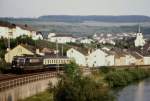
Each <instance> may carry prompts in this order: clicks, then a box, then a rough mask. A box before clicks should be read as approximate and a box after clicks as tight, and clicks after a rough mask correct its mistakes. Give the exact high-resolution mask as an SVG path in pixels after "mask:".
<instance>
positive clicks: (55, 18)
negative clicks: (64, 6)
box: [38, 15, 150, 22]
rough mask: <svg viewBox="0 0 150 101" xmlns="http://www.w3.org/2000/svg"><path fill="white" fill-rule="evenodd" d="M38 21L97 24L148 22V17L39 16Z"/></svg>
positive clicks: (149, 20)
mask: <svg viewBox="0 0 150 101" xmlns="http://www.w3.org/2000/svg"><path fill="white" fill-rule="evenodd" d="M38 19H40V20H50V21H58V22H84V21H99V22H150V17H148V16H142V15H129V16H125V15H124V16H97V15H95V16H94V15H93V16H68V15H45V16H40V17H39V18H38Z"/></svg>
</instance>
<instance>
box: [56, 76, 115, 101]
mask: <svg viewBox="0 0 150 101" xmlns="http://www.w3.org/2000/svg"><path fill="white" fill-rule="evenodd" d="M113 100H114V98H113V96H111V95H110V94H109V90H108V88H105V87H102V86H101V85H100V84H98V83H96V82H94V81H93V80H91V79H89V78H85V77H83V78H80V77H79V78H76V79H74V80H70V79H69V78H67V77H66V78H64V79H63V80H61V81H60V82H59V83H58V85H57V87H56V89H55V92H54V101H113Z"/></svg>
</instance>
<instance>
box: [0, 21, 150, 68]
mask: <svg viewBox="0 0 150 101" xmlns="http://www.w3.org/2000/svg"><path fill="white" fill-rule="evenodd" d="M23 36H26V37H29V38H31V39H32V40H35V42H36V40H41V41H46V42H47V43H53V47H51V48H50V47H47V46H43V47H41V46H40V47H37V46H36V45H30V44H28V43H22V42H20V43H18V44H16V46H13V48H12V47H11V44H12V43H11V41H10V40H13V39H16V38H17V37H23ZM0 37H1V40H2V39H7V40H5V41H7V42H5V43H7V44H6V45H5V47H7V48H6V50H5V52H4V54H5V55H4V56H3V57H4V58H2V57H1V61H2V60H3V61H5V62H6V63H12V60H13V58H14V57H15V56H23V55H32V56H35V55H39V56H42V57H46V56H49V57H51V58H53V59H59V57H60V56H64V57H65V58H64V59H66V58H68V59H70V60H72V61H75V63H77V64H78V65H79V66H81V67H89V68H91V67H100V66H132V65H150V55H149V52H150V47H149V45H150V43H149V40H148V39H145V38H144V36H143V34H142V33H141V32H140V26H139V28H137V32H135V33H132V34H131V33H125V34H123V35H122V36H118V35H117V34H116V35H115V36H114V35H113V36H112V35H111V34H106V35H105V34H97V33H95V34H93V36H91V37H77V36H76V37H75V36H72V35H68V34H57V33H49V34H48V35H47V37H46V38H44V37H43V35H42V33H41V32H37V31H35V30H32V29H31V28H30V27H29V26H27V25H24V26H23V25H15V24H4V23H1V25H0ZM121 42H124V44H127V45H126V46H125V45H124V44H121ZM36 44H39V43H38V41H37V42H36ZM57 44H58V47H56V46H57ZM66 47H67V48H66Z"/></svg>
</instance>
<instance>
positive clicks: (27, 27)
mask: <svg viewBox="0 0 150 101" xmlns="http://www.w3.org/2000/svg"><path fill="white" fill-rule="evenodd" d="M17 26H18V27H20V28H22V29H24V30H29V31H34V30H33V28H31V27H30V26H28V25H17Z"/></svg>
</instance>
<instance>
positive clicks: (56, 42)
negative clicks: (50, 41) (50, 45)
mask: <svg viewBox="0 0 150 101" xmlns="http://www.w3.org/2000/svg"><path fill="white" fill-rule="evenodd" d="M56 51H57V53H56V60H57V72H58V73H59V61H58V58H59V57H58V54H59V50H58V40H57V39H56Z"/></svg>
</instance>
